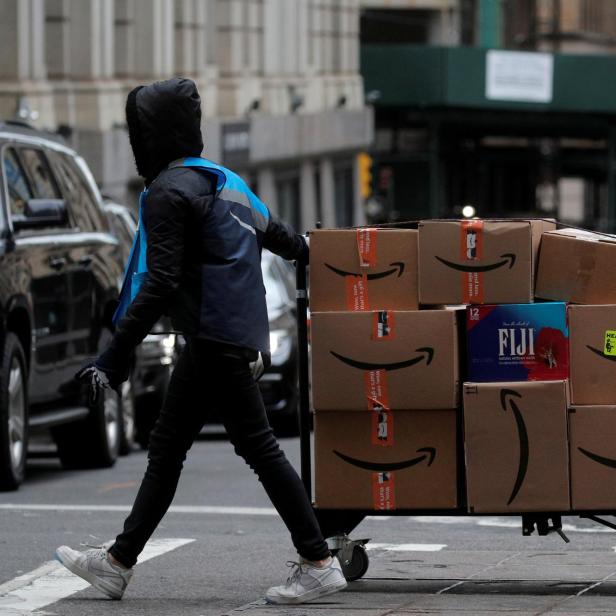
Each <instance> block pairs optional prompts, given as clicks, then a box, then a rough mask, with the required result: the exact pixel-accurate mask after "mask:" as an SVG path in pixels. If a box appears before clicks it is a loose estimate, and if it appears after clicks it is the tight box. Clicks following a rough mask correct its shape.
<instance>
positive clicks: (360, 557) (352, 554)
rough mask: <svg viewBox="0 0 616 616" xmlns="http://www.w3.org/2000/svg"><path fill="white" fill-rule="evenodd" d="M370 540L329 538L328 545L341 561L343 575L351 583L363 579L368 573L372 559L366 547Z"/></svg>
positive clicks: (342, 536)
mask: <svg viewBox="0 0 616 616" xmlns="http://www.w3.org/2000/svg"><path fill="white" fill-rule="evenodd" d="M368 541H370V539H351V538H350V537H349V536H348V535H344V534H342V535H335V536H333V537H329V538H328V540H327V544H328V545H329V549H330V550H331V553H332V555H333V556H336V557H337V558H338V560H339V561H340V566H341V568H342V573H343V575H344V577H345V578H346V579H347V581H349V582H354V581H355V580H359V578H361V577H363V576H364V575H365V573H366V571H368V565H369V564H370V559H369V558H368V552H366V548H365V547H364V546H365V545H366V543H368Z"/></svg>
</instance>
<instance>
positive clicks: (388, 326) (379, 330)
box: [372, 310, 395, 340]
mask: <svg viewBox="0 0 616 616" xmlns="http://www.w3.org/2000/svg"><path fill="white" fill-rule="evenodd" d="M394 320H395V317H394V313H393V312H392V311H390V310H379V311H377V312H374V313H373V314H372V340H393V338H394Z"/></svg>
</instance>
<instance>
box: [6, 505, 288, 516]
mask: <svg viewBox="0 0 616 616" xmlns="http://www.w3.org/2000/svg"><path fill="white" fill-rule="evenodd" d="M0 510H5V511H57V512H65V511H107V512H110V513H112V512H119V513H128V512H129V511H130V510H131V505H69V504H55V503H54V504H51V503H50V504H47V503H44V504H20V503H3V504H0ZM169 513H196V514H202V513H203V514H214V515H216V514H221V515H278V513H277V512H276V510H275V509H274V508H273V507H224V506H222V507H220V506H215V505H171V507H169Z"/></svg>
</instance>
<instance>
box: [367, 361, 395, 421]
mask: <svg viewBox="0 0 616 616" xmlns="http://www.w3.org/2000/svg"><path fill="white" fill-rule="evenodd" d="M364 384H365V387H366V399H367V400H368V409H369V410H371V411H373V410H375V409H377V410H378V409H387V410H390V409H389V388H388V385H387V372H386V371H385V370H366V371H365V372H364Z"/></svg>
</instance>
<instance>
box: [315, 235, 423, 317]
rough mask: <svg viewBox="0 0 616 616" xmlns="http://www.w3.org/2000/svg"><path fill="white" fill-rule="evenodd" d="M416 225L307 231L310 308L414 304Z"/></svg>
mask: <svg viewBox="0 0 616 616" xmlns="http://www.w3.org/2000/svg"><path fill="white" fill-rule="evenodd" d="M418 307H419V298H418V293H417V231H415V230H412V229H346V230H342V229H341V230H335V229H331V230H330V229H326V230H317V231H314V232H312V233H311V234H310V310H311V311H312V312H320V311H330V310H417V308H418Z"/></svg>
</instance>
